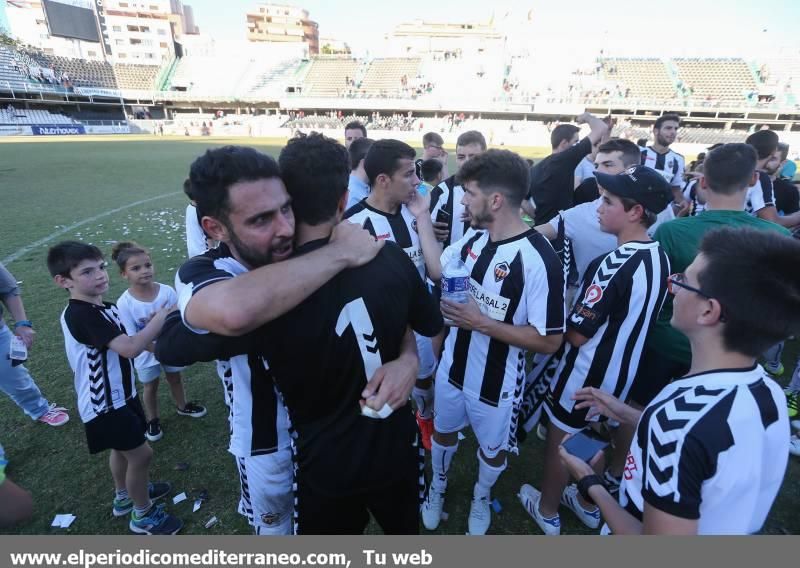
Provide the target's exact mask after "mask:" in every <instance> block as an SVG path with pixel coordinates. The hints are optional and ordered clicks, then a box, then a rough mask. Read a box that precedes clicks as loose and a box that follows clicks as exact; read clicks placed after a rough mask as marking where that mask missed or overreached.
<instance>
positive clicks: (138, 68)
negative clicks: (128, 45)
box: [114, 63, 161, 91]
mask: <svg viewBox="0 0 800 568" xmlns="http://www.w3.org/2000/svg"><path fill="white" fill-rule="evenodd" d="M160 71H161V67H159V66H158V65H137V64H131V63H117V64H115V65H114V75H115V76H116V79H117V86H118V87H119V88H120V89H137V90H143V91H144V90H150V91H152V90H154V89H155V88H156V79H157V78H158V75H159V72H160Z"/></svg>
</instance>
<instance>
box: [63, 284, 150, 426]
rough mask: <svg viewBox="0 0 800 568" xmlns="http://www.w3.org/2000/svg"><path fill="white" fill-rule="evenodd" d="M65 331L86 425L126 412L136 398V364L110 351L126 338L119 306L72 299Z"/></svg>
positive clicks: (66, 346) (70, 364) (70, 361)
mask: <svg viewBox="0 0 800 568" xmlns="http://www.w3.org/2000/svg"><path fill="white" fill-rule="evenodd" d="M61 331H62V332H63V333H64V347H65V348H66V351H67V359H68V360H69V366H70V367H71V368H72V372H73V374H74V383H75V393H76V394H77V395H78V411H79V412H80V415H81V420H82V421H83V422H89V421H90V420H92V419H94V418H97V417H98V416H100V415H101V414H105V413H106V412H108V411H110V410H113V409H116V408H122V407H123V406H125V404H126V402H127V401H128V400H130V399H132V398H134V397H135V396H136V385H135V384H134V375H133V361H131V360H130V359H127V358H125V357H123V356H122V355H120V354H119V353H117V352H116V351H113V350H111V349H109V347H108V344H109V343H110V342H111V341H112V340H113V339H114V338H115V337H117V336H119V335H124V334H125V327H124V326H123V325H122V321H121V320H120V318H119V313H118V312H117V306H115V305H114V304H112V303H110V302H103V303H102V304H92V303H90V302H84V301H82V300H74V299H71V300H70V301H69V304H68V305H67V307H66V308H65V309H64V311H63V312H61Z"/></svg>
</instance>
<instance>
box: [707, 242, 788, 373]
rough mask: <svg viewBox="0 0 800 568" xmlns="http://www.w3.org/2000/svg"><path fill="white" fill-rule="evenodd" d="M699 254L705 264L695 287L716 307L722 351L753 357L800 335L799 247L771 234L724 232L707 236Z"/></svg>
mask: <svg viewBox="0 0 800 568" xmlns="http://www.w3.org/2000/svg"><path fill="white" fill-rule="evenodd" d="M699 252H700V253H702V254H703V256H704V257H705V259H706V260H707V262H708V264H707V265H706V267H705V269H704V270H702V271H701V272H700V273H699V274H698V275H697V278H698V282H699V283H700V289H701V290H702V291H703V293H705V294H708V295H709V296H710V297H712V298H714V299H716V300H717V301H718V302H719V303H720V304H721V305H722V310H723V316H724V318H725V321H724V327H723V330H722V340H723V345H724V346H725V348H726V349H728V350H730V351H734V352H737V353H742V354H744V355H747V356H749V357H758V356H759V355H761V353H763V352H764V351H765V350H766V349H768V348H769V347H770V346H772V345H775V344H776V343H778V342H780V341H782V340H784V339H786V338H787V337H789V336H791V335H795V334H797V333H798V332H800V271H798V270H797V267H796V264H797V259H798V258H800V241H798V240H796V239H793V238H791V237H789V236H783V235H779V234H778V233H775V232H773V231H757V230H754V229H744V228H724V229H719V230H716V231H712V232H710V233H708V234H707V235H706V236H705V237H704V238H703V241H702V242H701V243H700V249H699Z"/></svg>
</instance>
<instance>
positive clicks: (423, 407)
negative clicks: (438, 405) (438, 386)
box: [411, 386, 433, 418]
mask: <svg viewBox="0 0 800 568" xmlns="http://www.w3.org/2000/svg"><path fill="white" fill-rule="evenodd" d="M411 398H413V399H414V403H415V404H416V405H417V410H418V411H419V415H420V417H422V418H431V417H432V416H433V386H431V387H428V388H426V389H421V388H419V387H414V390H413V391H412V392H411Z"/></svg>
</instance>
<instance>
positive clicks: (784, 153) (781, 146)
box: [778, 142, 789, 161]
mask: <svg viewBox="0 0 800 568" xmlns="http://www.w3.org/2000/svg"><path fill="white" fill-rule="evenodd" d="M778 150H779V151H780V153H781V161H783V160H785V159H787V158H788V157H789V145H788V144H787V143H786V142H778Z"/></svg>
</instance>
